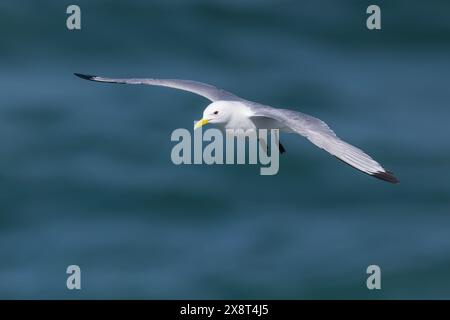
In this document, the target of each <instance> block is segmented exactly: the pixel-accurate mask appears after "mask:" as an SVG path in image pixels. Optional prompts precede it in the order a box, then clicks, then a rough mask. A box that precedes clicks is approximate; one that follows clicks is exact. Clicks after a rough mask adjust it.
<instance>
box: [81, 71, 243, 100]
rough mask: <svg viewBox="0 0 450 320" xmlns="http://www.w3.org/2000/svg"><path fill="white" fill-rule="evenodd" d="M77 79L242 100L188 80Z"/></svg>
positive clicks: (83, 76) (210, 86)
mask: <svg viewBox="0 0 450 320" xmlns="http://www.w3.org/2000/svg"><path fill="white" fill-rule="evenodd" d="M75 75H76V76H77V77H80V78H82V79H86V80H91V81H98V82H108V83H122V84H146V85H150V86H162V87H169V88H174V89H179V90H184V91H189V92H192V93H195V94H198V95H200V96H203V97H205V98H207V99H209V100H211V101H217V100H227V101H233V100H243V99H242V98H239V97H238V96H235V95H234V94H232V93H230V92H227V91H225V90H222V89H218V88H216V87H214V86H212V85H209V84H206V83H201V82H196V81H190V80H178V79H113V78H103V77H97V76H92V75H85V74H80V73H75Z"/></svg>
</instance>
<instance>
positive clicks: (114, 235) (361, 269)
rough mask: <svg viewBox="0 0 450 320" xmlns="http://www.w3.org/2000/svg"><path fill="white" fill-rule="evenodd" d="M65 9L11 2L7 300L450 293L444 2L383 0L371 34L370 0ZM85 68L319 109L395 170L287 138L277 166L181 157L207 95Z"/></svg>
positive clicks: (0, 228) (2, 144) (85, 4)
mask: <svg viewBox="0 0 450 320" xmlns="http://www.w3.org/2000/svg"><path fill="white" fill-rule="evenodd" d="M69 4H72V3H68V2H65V1H21V2H17V1H16V2H12V1H3V2H2V3H1V4H0V30H1V31H0V32H1V35H2V37H1V41H0V70H1V72H0V87H1V89H0V97H1V98H0V99H1V100H0V101H1V103H0V155H1V156H0V298H12V299H44V298H57V299H79V298H85V299H101V298H113V299H117V298H126V299H132V298H139V299H170V298H172V299H180V298H189V299H197V298H198V299H211V298H218V299H220V298H234V299H240V298H249V299H257V298H261V299H262V298H268V299H283V298H287V299H316V298H328V299H347V298H361V299H383V298H384V299H403V298H414V299H417V298H425V299H443V298H450V182H449V179H450V148H449V146H450V145H449V137H450V127H449V126H448V120H449V119H450V109H449V101H450V90H449V74H450V60H449V57H450V20H449V19H448V14H447V13H448V12H449V11H450V5H449V3H448V1H433V2H424V1H414V2H413V1H402V0H396V1H378V5H379V6H380V7H381V11H382V29H381V30H378V31H369V30H368V29H367V28H366V25H365V21H366V18H367V14H366V13H365V11H366V8H367V6H368V5H369V4H372V3H371V2H369V1H339V2H338V1H331V0H330V1H267V2H262V1H256V0H254V1H252V0H247V1H235V0H233V1H202V0H194V1H143V0H141V1H139V0H136V1H100V0H98V1H86V0H79V1H77V4H78V5H79V6H80V8H81V11H82V29H81V30H79V31H69V30H67V28H66V18H67V14H66V8H67V6H68V5H69ZM74 72H80V73H88V74H99V75H104V76H112V77H155V78H158V77H160V78H181V79H192V80H197V81H203V82H207V83H211V84H214V85H216V86H218V87H222V88H224V89H226V90H229V91H231V92H234V93H236V94H237V95H240V96H242V97H245V98H247V99H250V100H254V101H257V102H261V103H264V104H269V105H273V106H278V107H283V108H290V109H293V110H298V111H301V112H305V113H308V114H311V115H314V116H316V117H319V118H321V119H323V120H324V121H326V122H327V123H328V124H329V125H330V126H331V127H332V128H333V129H334V130H335V132H336V133H337V134H338V135H339V136H340V137H341V138H343V139H345V140H346V141H348V142H350V143H352V144H354V145H356V146H359V147H361V148H362V149H364V150H366V151H367V152H368V153H369V154H371V155H372V156H373V157H374V158H375V159H377V160H378V161H379V162H381V163H382V164H383V165H384V166H385V167H386V168H388V169H390V170H392V171H394V172H395V174H396V175H397V176H398V178H399V180H400V184H398V185H391V184H388V183H384V182H382V181H379V180H376V179H373V178H371V177H368V176H366V175H364V174H361V173H359V172H357V171H356V170H354V169H352V168H350V167H348V166H345V165H344V164H342V163H341V162H339V161H336V160H335V159H334V158H333V157H331V156H329V155H328V154H326V153H325V152H323V151H321V150H319V149H318V148H316V147H315V146H313V145H312V144H310V143H309V142H308V141H307V140H305V139H303V138H301V137H299V136H295V135H289V136H283V137H282V140H283V144H284V146H285V147H286V149H287V153H286V154H284V155H282V156H281V159H280V172H279V173H278V174H277V175H275V176H260V175H259V168H258V167H257V166H250V165H245V166H232V165H229V166H220V165H216V166H206V165H190V166H189V165H181V166H175V165H174V164H173V163H172V162H171V159H170V152H171V149H172V147H173V146H174V143H173V142H171V141H170V134H171V133H172V131H173V130H174V129H176V128H188V129H190V130H191V128H192V124H193V121H194V120H195V119H199V117H200V116H201V114H202V111H203V108H204V107H206V105H207V104H208V101H207V100H205V99H203V98H202V97H199V96H195V95H191V94H189V93H185V92H181V91H176V90H171V89H166V88H157V87H144V86H118V85H105V84H97V83H92V82H87V81H83V80H81V79H79V78H76V77H74V76H73V73H74ZM71 264H76V265H79V266H80V267H81V270H82V290H80V291H69V290H68V289H67V288H66V279H67V276H68V275H67V274H66V268H67V266H68V265H71ZM371 264H376V265H379V266H380V268H381V271H382V289H381V290H375V291H370V290H368V289H367V287H366V279H367V276H368V275H367V274H366V268H367V266H369V265H371Z"/></svg>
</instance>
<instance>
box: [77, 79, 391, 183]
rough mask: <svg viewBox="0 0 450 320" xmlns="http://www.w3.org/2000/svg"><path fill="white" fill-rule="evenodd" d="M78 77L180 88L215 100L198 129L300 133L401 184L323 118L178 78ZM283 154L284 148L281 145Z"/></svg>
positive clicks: (346, 159)
mask: <svg viewBox="0 0 450 320" xmlns="http://www.w3.org/2000/svg"><path fill="white" fill-rule="evenodd" d="M75 75H76V76H78V77H80V78H82V79H86V80H91V81H98V82H108V83H122V84H145V85H154V86H163V87H169V88H175V89H180V90H184V91H189V92H192V93H195V94H198V95H201V96H203V97H205V98H207V99H209V100H211V101H212V103H211V104H209V105H208V106H207V107H206V109H205V110H204V111H203V118H202V119H201V120H199V121H198V122H197V123H196V125H195V127H196V128H198V127H201V126H203V125H205V124H208V123H213V124H216V125H219V126H221V127H222V128H225V129H244V130H247V129H261V128H265V129H274V128H276V129H279V130H280V131H284V132H290V133H297V134H300V135H302V136H304V137H306V138H307V139H308V140H309V141H311V142H312V143H313V144H315V145H316V146H318V147H319V148H321V149H324V150H325V151H327V152H329V153H331V154H332V155H334V156H335V157H336V158H338V159H340V160H342V161H343V162H345V163H347V164H349V165H350V166H352V167H354V168H356V169H358V170H360V171H362V172H364V173H366V174H368V175H371V176H373V177H375V178H378V179H381V180H384V181H388V182H391V183H398V180H397V178H396V177H395V176H394V174H393V173H392V172H390V171H387V170H385V169H384V168H383V167H382V166H381V165H380V164H379V163H378V162H376V161H375V160H374V159H372V158H371V157H370V156H369V155H367V154H366V153H364V151H362V150H361V149H358V148H357V147H354V146H352V145H350V144H348V143H346V142H344V141H342V140H341V139H339V138H338V137H337V136H336V134H335V133H334V132H333V130H331V129H330V128H329V127H328V125H327V124H326V123H325V122H323V121H322V120H320V119H317V118H314V117H312V116H310V115H307V114H304V113H301V112H297V111H293V110H287V109H278V108H273V107H270V106H266V105H262V104H259V103H256V102H253V101H248V100H245V99H243V98H240V97H238V96H236V95H234V94H232V93H230V92H227V91H225V90H222V89H218V88H216V87H214V86H212V85H209V84H205V83H201V82H196V81H190V80H178V79H112V78H103V77H97V76H92V75H84V74H79V73H75ZM280 151H281V152H283V151H284V148H283V146H282V145H281V144H280Z"/></svg>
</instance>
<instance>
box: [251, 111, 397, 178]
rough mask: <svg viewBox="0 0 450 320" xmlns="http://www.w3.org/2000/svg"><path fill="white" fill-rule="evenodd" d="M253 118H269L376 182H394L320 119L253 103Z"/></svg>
mask: <svg viewBox="0 0 450 320" xmlns="http://www.w3.org/2000/svg"><path fill="white" fill-rule="evenodd" d="M249 107H250V108H251V109H252V111H253V113H254V115H253V117H252V120H256V121H257V119H258V118H260V117H263V118H269V119H273V120H275V121H276V122H277V126H278V127H279V128H287V129H288V130H289V131H293V132H296V133H298V134H300V135H302V136H305V137H306V138H307V139H308V140H309V141H311V142H312V143H314V144H315V145H316V146H318V147H319V148H321V149H324V150H325V151H327V152H329V153H331V154H332V155H334V156H335V157H337V158H338V159H340V160H342V161H344V162H345V163H347V164H349V165H351V166H352V167H354V168H356V169H358V170H361V171H362V172H364V173H367V174H369V175H371V176H374V177H376V178H378V179H381V180H385V181H388V182H391V183H398V180H397V178H396V177H395V176H394V174H393V173H392V172H389V171H387V170H385V169H384V168H383V167H382V166H381V165H380V164H379V163H378V162H376V161H375V160H374V159H372V158H371V157H370V156H369V155H367V154H366V153H364V151H362V150H361V149H358V148H356V147H354V146H352V145H350V144H348V143H346V142H345V141H342V140H341V139H339V138H338V137H337V136H336V134H335V133H334V132H333V130H331V129H330V128H329V127H328V125H327V124H326V123H325V122H323V121H322V120H320V119H317V118H314V117H312V116H309V115H307V114H304V113H300V112H296V111H292V110H286V109H276V108H272V107H269V106H264V105H260V104H256V103H252V104H250V105H249Z"/></svg>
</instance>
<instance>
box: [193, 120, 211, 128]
mask: <svg viewBox="0 0 450 320" xmlns="http://www.w3.org/2000/svg"><path fill="white" fill-rule="evenodd" d="M208 122H209V121H208V120H206V119H201V120H199V121H197V123H196V124H195V126H194V130H195V129H198V128H200V127H202V126H204V125H205V124H207V123H208Z"/></svg>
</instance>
